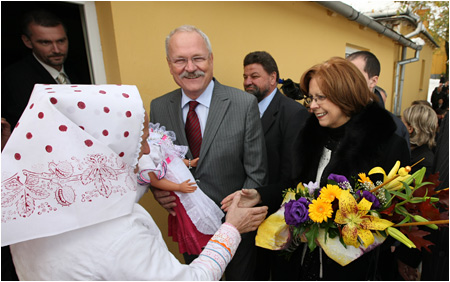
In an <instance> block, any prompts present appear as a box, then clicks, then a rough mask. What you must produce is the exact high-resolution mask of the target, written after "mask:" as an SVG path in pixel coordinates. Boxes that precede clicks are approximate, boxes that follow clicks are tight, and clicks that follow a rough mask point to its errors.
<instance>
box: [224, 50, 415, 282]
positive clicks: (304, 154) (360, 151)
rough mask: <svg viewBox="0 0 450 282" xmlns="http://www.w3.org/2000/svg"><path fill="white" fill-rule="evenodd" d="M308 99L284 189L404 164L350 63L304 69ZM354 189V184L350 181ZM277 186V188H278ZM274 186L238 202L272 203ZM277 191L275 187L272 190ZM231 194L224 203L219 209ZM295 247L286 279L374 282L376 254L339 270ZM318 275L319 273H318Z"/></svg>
mask: <svg viewBox="0 0 450 282" xmlns="http://www.w3.org/2000/svg"><path fill="white" fill-rule="evenodd" d="M300 86H301V89H302V91H303V92H304V93H307V95H308V101H309V106H310V110H311V112H312V115H311V117H310V118H309V119H308V120H307V121H306V124H305V127H304V129H303V131H302V132H301V133H300V135H299V137H298V138H297V140H296V141H295V142H296V144H295V147H294V148H295V150H294V152H293V153H294V154H295V155H296V156H297V158H295V160H296V163H295V164H294V170H293V174H292V182H291V183H279V184H277V185H283V188H288V187H295V186H293V184H297V183H299V182H303V183H308V182H309V181H313V182H315V181H317V182H319V184H320V187H322V186H324V185H326V183H327V177H328V176H329V175H330V174H331V173H334V174H339V175H344V176H346V177H347V178H348V179H351V176H356V175H357V174H358V173H360V172H368V171H369V170H370V169H371V168H373V167H375V166H380V167H382V168H384V170H385V171H389V170H390V169H391V168H392V167H393V166H394V164H395V162H396V161H397V160H399V161H400V162H401V164H409V162H410V155H409V150H408V145H407V143H406V141H405V140H404V139H403V138H401V137H400V136H398V135H396V134H395V129H396V124H395V122H394V121H393V120H392V118H391V116H390V115H389V113H388V112H387V111H386V110H385V109H383V108H381V107H380V106H379V105H378V103H377V102H376V101H377V97H376V96H375V95H374V94H373V93H372V92H371V91H370V90H369V89H368V87H367V83H366V80H365V79H364V77H363V75H362V73H361V72H360V71H359V70H358V69H357V68H356V67H355V66H354V65H353V64H352V63H351V62H349V61H347V60H345V59H343V58H339V57H334V58H331V59H329V60H328V61H326V62H324V63H322V64H318V65H315V66H313V67H311V68H310V69H308V70H307V71H306V72H305V73H304V74H303V76H302V78H301V81H300ZM350 182H351V185H352V186H353V185H354V183H352V182H353V180H350ZM277 187H279V186H277ZM271 188H273V186H266V187H260V188H258V189H248V190H244V191H242V192H236V193H241V196H242V197H241V203H242V204H244V202H245V204H246V205H253V204H256V203H263V204H265V205H267V204H268V203H270V204H273V200H272V201H271V199H273V198H276V199H278V206H279V205H280V203H281V195H274V194H273V192H272V191H273V190H275V189H271ZM277 191H279V189H277ZM233 196H234V194H232V196H229V197H227V198H226V199H225V200H224V202H223V203H224V207H226V206H227V205H228V203H230V200H231V199H232V198H233ZM301 252H303V246H300V247H299V248H298V249H297V251H296V253H297V254H294V257H295V256H297V257H298V256H300V257H301V259H299V261H302V262H303V263H302V265H301V266H300V265H298V266H297V268H301V270H300V271H298V269H297V270H293V272H294V271H295V272H297V273H296V274H293V275H291V277H288V278H289V280H317V279H324V280H373V279H375V273H376V264H377V255H376V254H377V251H376V250H375V251H372V252H369V253H367V254H365V255H363V256H362V257H360V258H359V259H357V260H356V261H353V262H352V263H350V264H349V265H347V266H345V267H342V266H340V265H339V264H337V263H336V262H334V261H332V260H331V259H329V258H328V257H326V256H325V255H324V254H323V253H322V252H321V251H320V250H319V248H318V249H316V250H315V251H314V252H312V253H310V252H308V251H307V252H306V254H305V255H301V254H300V253H301ZM322 274H323V275H322Z"/></svg>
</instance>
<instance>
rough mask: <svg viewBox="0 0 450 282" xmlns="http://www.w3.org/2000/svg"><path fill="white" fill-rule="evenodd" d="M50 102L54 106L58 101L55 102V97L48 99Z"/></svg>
mask: <svg viewBox="0 0 450 282" xmlns="http://www.w3.org/2000/svg"><path fill="white" fill-rule="evenodd" d="M50 102H51V103H52V104H53V105H54V104H56V103H58V100H56V98H55V97H52V98H50Z"/></svg>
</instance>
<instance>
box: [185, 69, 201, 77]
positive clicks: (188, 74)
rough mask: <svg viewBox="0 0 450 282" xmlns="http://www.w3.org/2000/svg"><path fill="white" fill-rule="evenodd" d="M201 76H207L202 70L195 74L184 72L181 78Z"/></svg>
mask: <svg viewBox="0 0 450 282" xmlns="http://www.w3.org/2000/svg"><path fill="white" fill-rule="evenodd" d="M200 76H205V72H203V71H201V70H196V71H194V72H187V71H184V72H183V73H182V74H180V78H197V77H200Z"/></svg>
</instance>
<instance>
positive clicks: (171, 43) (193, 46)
mask: <svg viewBox="0 0 450 282" xmlns="http://www.w3.org/2000/svg"><path fill="white" fill-rule="evenodd" d="M166 54H167V63H168V65H169V69H170V73H171V74H172V76H173V78H174V80H175V82H176V83H177V84H178V85H179V86H180V87H181V88H179V89H177V90H175V91H172V92H170V93H167V94H165V95H163V96H161V97H159V98H156V99H154V100H153V101H152V102H151V105H150V121H151V122H152V123H160V124H161V125H163V126H165V127H166V128H167V130H171V131H174V132H175V134H176V142H177V143H178V144H181V145H188V146H189V152H188V153H187V157H188V158H189V159H190V160H191V161H192V163H196V167H194V168H192V169H191V172H192V174H193V175H194V178H195V179H196V181H197V183H198V184H199V187H200V188H201V189H202V191H203V192H205V194H206V195H208V196H209V197H210V198H211V199H212V200H213V201H215V202H216V204H217V205H219V203H220V202H221V201H222V199H223V198H224V197H225V196H227V195H229V194H231V193H233V192H234V191H237V190H239V189H242V188H243V187H245V188H251V187H252V188H255V187H259V186H261V185H264V184H265V183H266V174H267V156H266V150H265V145H264V134H263V131H262V126H261V122H260V119H259V111H258V105H257V101H256V99H255V97H253V96H252V95H248V94H246V93H245V92H243V91H242V90H239V89H236V88H232V87H228V86H225V85H222V84H220V83H219V81H217V80H216V79H215V78H213V54H212V50H211V44H210V43H209V39H208V37H207V36H206V35H205V34H204V33H203V32H202V31H200V30H199V29H197V28H195V27H193V26H181V27H179V28H177V29H175V30H174V31H172V32H171V33H170V34H169V36H168V37H167V38H166ZM191 102H193V103H194V104H196V105H197V103H196V102H198V105H197V106H196V108H195V110H193V109H190V104H191ZM192 112H195V115H196V116H198V123H199V127H200V131H201V133H199V134H200V135H201V138H200V143H201V145H200V149H199V152H198V153H197V151H198V150H197V149H196V148H197V147H198V143H197V142H196V143H195V144H196V145H193V143H191V141H188V134H187V131H185V124H187V120H188V119H190V117H189V116H190V115H191V113H192ZM189 140H190V139H189ZM197 154H199V155H198V156H197ZM197 158H198V159H197ZM153 193H154V195H155V198H156V200H157V201H158V202H159V203H160V204H161V205H162V206H163V207H165V208H166V209H168V210H169V212H171V214H172V215H173V214H174V213H173V210H171V208H172V207H174V204H175V203H174V202H173V201H174V200H175V198H174V197H173V196H171V195H170V194H169V192H166V191H161V190H157V189H153ZM255 234H256V233H255V232H251V233H246V234H243V235H242V241H241V244H240V245H239V248H238V250H237V252H236V254H235V256H234V257H233V260H232V261H231V263H230V264H229V265H228V267H227V270H226V271H225V277H226V280H254V278H253V274H254V268H255V264H256V247H255ZM183 255H184V258H185V261H186V263H190V262H191V261H192V260H193V259H194V258H195V257H196V256H192V255H191V256H189V255H187V254H183Z"/></svg>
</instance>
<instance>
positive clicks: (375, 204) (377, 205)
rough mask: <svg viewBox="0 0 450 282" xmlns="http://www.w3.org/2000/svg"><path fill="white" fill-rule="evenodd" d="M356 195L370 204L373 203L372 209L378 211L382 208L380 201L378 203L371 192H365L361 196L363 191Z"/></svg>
mask: <svg viewBox="0 0 450 282" xmlns="http://www.w3.org/2000/svg"><path fill="white" fill-rule="evenodd" d="M356 194H357V195H358V196H359V197H360V198H364V199H366V200H367V201H369V202H372V209H374V210H376V209H379V208H380V201H378V199H377V197H375V195H374V194H372V193H370V192H369V191H365V190H364V191H363V192H362V196H361V191H357V192H356Z"/></svg>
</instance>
